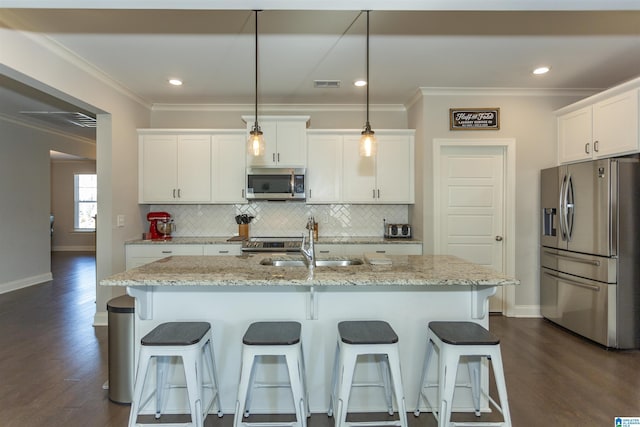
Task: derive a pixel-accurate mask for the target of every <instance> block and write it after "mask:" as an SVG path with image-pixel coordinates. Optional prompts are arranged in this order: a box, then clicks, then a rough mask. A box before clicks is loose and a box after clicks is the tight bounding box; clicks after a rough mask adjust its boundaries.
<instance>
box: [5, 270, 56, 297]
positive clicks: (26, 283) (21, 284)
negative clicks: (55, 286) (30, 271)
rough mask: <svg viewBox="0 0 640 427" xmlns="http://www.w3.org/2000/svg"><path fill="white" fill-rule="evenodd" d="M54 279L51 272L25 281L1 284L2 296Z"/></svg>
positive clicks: (26, 278) (27, 278)
mask: <svg viewBox="0 0 640 427" xmlns="http://www.w3.org/2000/svg"><path fill="white" fill-rule="evenodd" d="M52 279H53V276H52V275H51V272H49V273H45V274H39V275H37V276H31V277H25V278H24V279H19V280H14V281H11V282H7V283H0V294H4V293H7V292H11V291H16V290H18V289H22V288H26V287H29V286H33V285H37V284H40V283H44V282H48V281H49V280H52Z"/></svg>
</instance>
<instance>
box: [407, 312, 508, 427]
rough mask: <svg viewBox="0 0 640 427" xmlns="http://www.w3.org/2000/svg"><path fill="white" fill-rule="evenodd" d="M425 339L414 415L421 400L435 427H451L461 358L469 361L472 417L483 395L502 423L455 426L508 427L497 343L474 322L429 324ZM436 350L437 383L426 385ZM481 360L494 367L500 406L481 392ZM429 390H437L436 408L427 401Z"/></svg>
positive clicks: (417, 413)
mask: <svg viewBox="0 0 640 427" xmlns="http://www.w3.org/2000/svg"><path fill="white" fill-rule="evenodd" d="M427 337H428V341H427V351H426V355H425V361H424V367H423V370H422V378H421V380H420V389H419V390H418V399H417V402H416V409H415V412H414V414H415V416H418V415H420V404H421V403H422V402H423V401H424V403H425V404H426V406H427V407H428V408H429V409H431V411H432V413H433V416H434V417H435V418H436V420H437V421H438V427H447V426H449V425H452V423H451V421H450V420H451V412H452V407H453V396H454V391H455V387H456V374H457V371H458V364H459V362H460V358H461V357H463V356H465V357H467V360H468V367H469V377H470V383H471V384H470V386H469V387H470V388H471V395H472V400H473V406H474V412H475V415H476V416H478V417H479V416H480V415H481V411H480V410H481V408H480V405H481V397H482V396H483V395H484V396H485V397H486V398H487V399H488V401H489V402H491V403H492V404H493V405H494V406H495V407H496V409H497V410H498V411H499V412H500V413H502V417H503V419H504V421H501V422H464V423H455V425H483V426H505V427H511V414H510V412H509V400H508V397H507V387H506V382H505V378H504V371H503V367H502V355H501V353H500V340H499V339H498V338H496V337H495V336H494V335H492V334H491V333H489V331H487V330H486V329H485V328H483V327H482V326H480V325H478V324H476V323H473V322H430V323H429V329H428V333H427ZM435 350H438V353H439V356H438V382H437V384H429V383H428V371H429V365H430V362H431V359H432V357H433V355H434V353H435ZM483 358H486V359H488V360H490V361H491V364H492V366H493V374H494V377H495V382H496V387H497V391H498V397H499V399H500V404H498V402H496V401H495V400H494V399H493V398H492V397H491V396H489V394H488V392H487V391H484V390H482V386H481V380H480V374H481V361H482V359H483ZM428 388H437V400H438V404H437V405H433V404H431V402H429V399H428V397H427V393H426V392H425V390H426V389H428Z"/></svg>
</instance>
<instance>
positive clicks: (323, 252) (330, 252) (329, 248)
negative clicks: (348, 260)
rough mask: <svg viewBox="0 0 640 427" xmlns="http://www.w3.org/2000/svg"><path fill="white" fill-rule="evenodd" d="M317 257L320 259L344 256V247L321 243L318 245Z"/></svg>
mask: <svg viewBox="0 0 640 427" xmlns="http://www.w3.org/2000/svg"><path fill="white" fill-rule="evenodd" d="M315 246H316V255H317V256H319V257H328V256H340V255H344V248H343V246H344V245H338V244H331V243H328V244H327V243H320V244H316V245H315Z"/></svg>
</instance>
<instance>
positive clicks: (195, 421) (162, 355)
mask: <svg viewBox="0 0 640 427" xmlns="http://www.w3.org/2000/svg"><path fill="white" fill-rule="evenodd" d="M141 344H142V345H141V347H140V357H139V363H138V372H137V377H136V382H135V386H134V392H133V399H132V403H131V412H130V414H129V427H135V426H139V425H144V423H138V422H137V419H138V415H139V412H140V409H141V408H143V407H144V406H145V405H146V404H147V402H149V401H150V400H151V399H152V398H153V397H155V418H156V419H159V418H160V417H161V415H162V410H163V408H164V404H165V400H166V393H165V391H166V390H167V389H168V388H169V387H172V388H176V387H180V388H185V387H186V389H187V394H188V398H189V409H190V414H191V423H190V425H192V426H194V427H203V425H204V418H205V417H206V416H207V414H208V413H209V411H210V410H211V409H212V408H213V407H214V406H217V408H218V417H222V415H223V414H222V407H221V405H220V393H219V391H218V378H217V374H216V370H215V360H214V358H213V350H212V341H211V326H210V325H209V323H206V322H169V323H163V324H161V325H159V326H158V327H156V328H155V329H153V330H152V331H151V332H149V333H148V334H147V335H145V336H144V337H143V338H142V340H141ZM172 357H179V358H180V359H181V360H182V365H183V368H184V375H185V379H186V385H171V386H169V385H168V379H169V377H170V374H171V372H170V371H171V363H170V361H171V358H172ZM152 359H155V361H156V387H155V390H154V391H153V392H152V393H151V395H149V396H148V397H146V398H145V397H144V396H143V393H144V389H145V382H146V380H147V374H148V371H149V367H150V364H151V360H152ZM205 366H206V369H205ZM205 371H207V372H208V378H207V381H208V382H207V383H205V380H204V378H203V376H204V372H205ZM205 388H211V393H212V395H211V397H210V399H207V400H209V401H208V402H207V403H206V404H205V403H204V399H205V393H204V389H205ZM149 424H150V425H166V424H163V423H158V422H153V423H149ZM172 424H175V423H172ZM183 424H184V423H183Z"/></svg>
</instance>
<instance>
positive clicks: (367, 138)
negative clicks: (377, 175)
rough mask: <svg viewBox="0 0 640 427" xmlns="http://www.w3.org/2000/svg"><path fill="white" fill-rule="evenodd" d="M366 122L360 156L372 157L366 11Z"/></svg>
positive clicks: (373, 151) (372, 133)
mask: <svg viewBox="0 0 640 427" xmlns="http://www.w3.org/2000/svg"><path fill="white" fill-rule="evenodd" d="M366 12H367V121H366V122H365V124H364V130H363V131H362V136H361V137H360V156H361V157H372V156H375V155H376V148H377V147H376V146H377V142H376V137H375V132H374V131H372V130H371V124H370V123H369V86H370V81H369V11H368V10H367V11H366Z"/></svg>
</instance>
